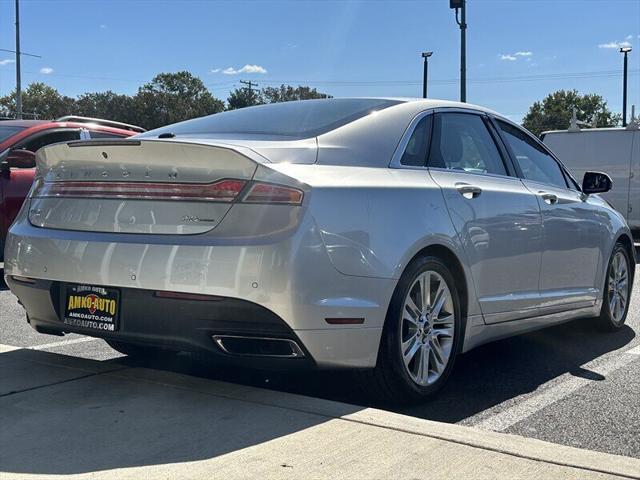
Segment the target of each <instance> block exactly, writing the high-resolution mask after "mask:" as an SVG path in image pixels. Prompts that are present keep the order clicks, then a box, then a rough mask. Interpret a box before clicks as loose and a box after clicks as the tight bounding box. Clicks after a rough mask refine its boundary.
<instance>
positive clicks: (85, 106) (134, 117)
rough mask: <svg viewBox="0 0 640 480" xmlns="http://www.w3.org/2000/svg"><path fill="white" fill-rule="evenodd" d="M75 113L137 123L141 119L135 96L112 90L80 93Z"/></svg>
mask: <svg viewBox="0 0 640 480" xmlns="http://www.w3.org/2000/svg"><path fill="white" fill-rule="evenodd" d="M74 113H75V114H76V115H82V116H85V117H94V118H104V119H107V120H117V121H118V122H125V123H136V122H137V121H138V120H139V115H138V114H137V112H136V109H135V101H134V99H133V97H131V96H129V95H120V94H117V93H114V92H112V91H111V90H108V91H106V92H93V93H85V94H83V95H80V96H79V97H78V98H77V100H76V102H75V110H74Z"/></svg>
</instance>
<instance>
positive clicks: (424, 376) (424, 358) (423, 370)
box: [418, 344, 430, 385]
mask: <svg viewBox="0 0 640 480" xmlns="http://www.w3.org/2000/svg"><path fill="white" fill-rule="evenodd" d="M429 351H430V349H429V347H428V346H427V345H425V344H423V345H422V347H421V348H420V353H419V355H420V367H419V369H418V381H419V382H420V383H422V384H423V385H424V384H425V383H427V380H428V379H429Z"/></svg>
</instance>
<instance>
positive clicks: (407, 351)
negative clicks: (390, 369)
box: [402, 335, 421, 367]
mask: <svg viewBox="0 0 640 480" xmlns="http://www.w3.org/2000/svg"><path fill="white" fill-rule="evenodd" d="M420 346H421V343H420V342H419V341H418V336H417V335H413V336H412V337H411V338H410V339H409V340H407V341H406V342H403V343H402V356H403V357H404V364H405V365H406V366H407V367H409V364H410V363H411V360H413V357H414V356H415V355H416V352H417V351H418V350H419V349H420Z"/></svg>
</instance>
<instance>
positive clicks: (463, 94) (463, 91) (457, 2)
mask: <svg viewBox="0 0 640 480" xmlns="http://www.w3.org/2000/svg"><path fill="white" fill-rule="evenodd" d="M449 8H455V10H456V23H457V24H458V25H459V26H460V101H461V102H466V101H467V1H466V0H449ZM458 9H460V20H458Z"/></svg>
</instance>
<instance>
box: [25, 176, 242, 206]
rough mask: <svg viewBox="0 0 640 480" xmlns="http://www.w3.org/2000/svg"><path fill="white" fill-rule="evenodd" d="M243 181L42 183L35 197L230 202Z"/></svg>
mask: <svg viewBox="0 0 640 480" xmlns="http://www.w3.org/2000/svg"><path fill="white" fill-rule="evenodd" d="M246 183H247V182H246V181H244V180H220V181H218V182H214V183H146V182H45V183H43V184H41V188H39V189H37V190H36V192H35V193H34V196H35V197H81V198H133V199H149V200H209V201H211V200H214V201H220V202H231V201H232V200H234V199H235V198H236V197H237V196H238V194H239V193H240V191H242V189H243V188H244V186H245V184H246Z"/></svg>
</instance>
